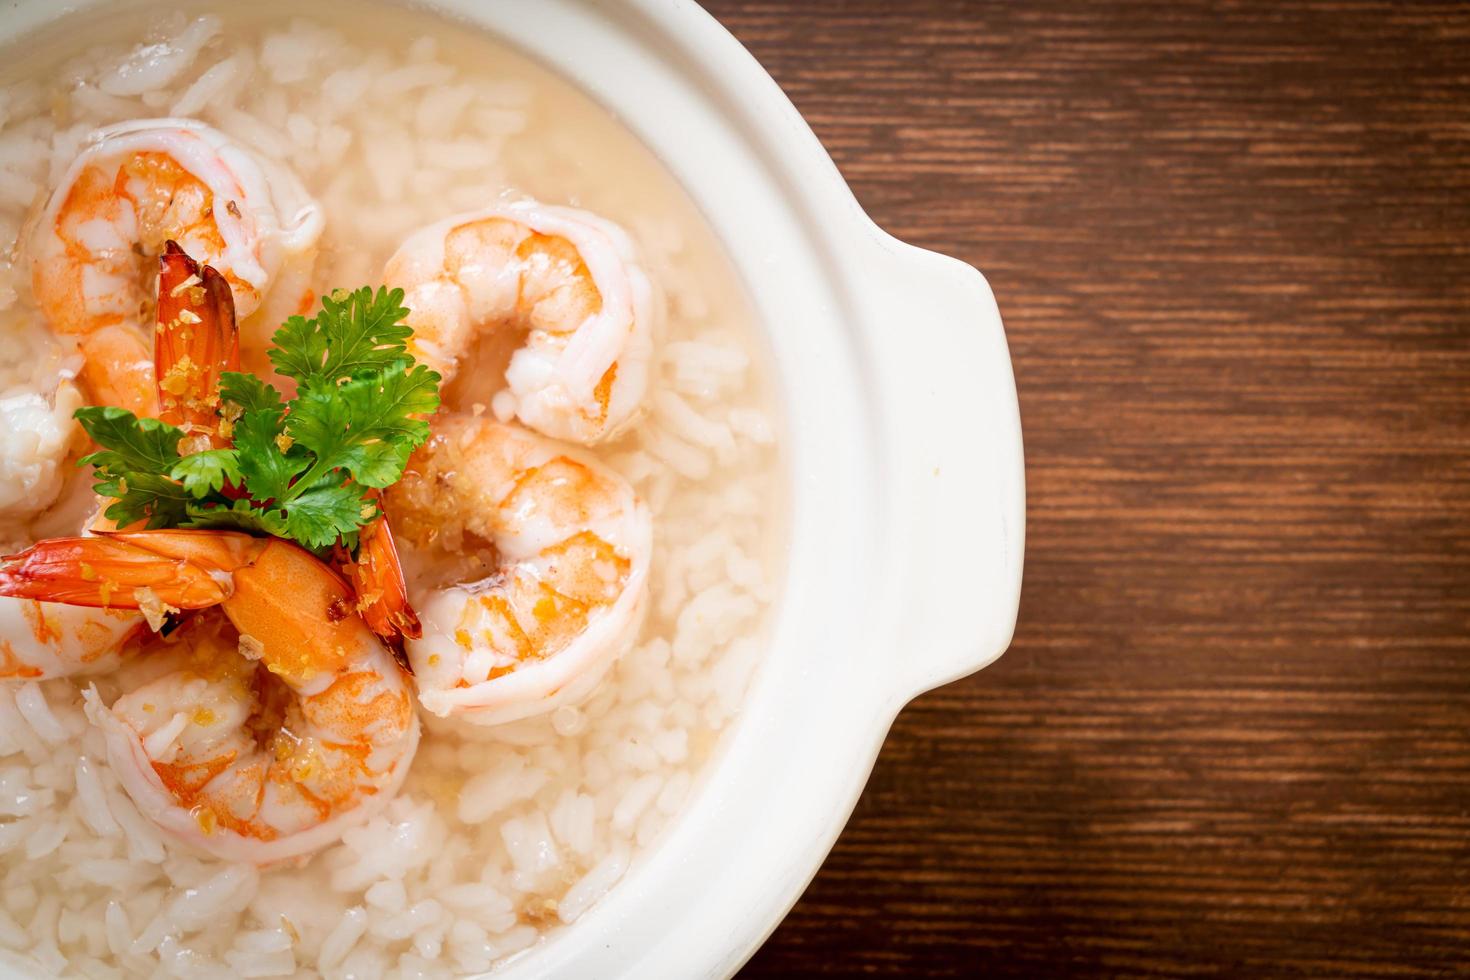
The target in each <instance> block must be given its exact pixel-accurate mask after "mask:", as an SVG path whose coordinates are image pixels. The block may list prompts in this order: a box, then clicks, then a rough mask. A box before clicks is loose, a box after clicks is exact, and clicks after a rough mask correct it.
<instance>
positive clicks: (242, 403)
mask: <svg viewBox="0 0 1470 980" xmlns="http://www.w3.org/2000/svg"><path fill="white" fill-rule="evenodd" d="M219 397H220V401H222V402H229V403H230V404H232V405H238V406H239V407H240V410H241V411H242V412H263V411H266V410H269V409H274V410H275V412H276V414H278V415H279V414H280V412H281V410H282V408H284V406H283V404H282V402H281V393H280V392H279V391H277V390H276V389H275V388H274V387H273V386H271V385H268V384H266V383H265V382H264V381H262V380H260V379H259V378H257V377H256V376H255V375H253V374H243V373H241V372H239V371H226V372H224V373H223V374H221V375H220V376H219Z"/></svg>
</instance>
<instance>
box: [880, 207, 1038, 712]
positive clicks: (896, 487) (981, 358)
mask: <svg viewBox="0 0 1470 980" xmlns="http://www.w3.org/2000/svg"><path fill="white" fill-rule="evenodd" d="M875 244H876V247H877V249H878V253H879V254H878V255H877V256H876V257H875V258H874V260H873V261H871V262H868V263H864V266H865V267H864V268H863V272H864V273H865V276H864V280H863V283H862V284H861V285H860V286H859V288H858V291H857V295H859V296H861V297H863V298H864V299H865V301H866V302H867V304H868V306H869V310H868V311H867V312H868V313H871V314H872V315H873V316H874V319H873V321H872V322H873V323H874V327H875V329H873V330H871V331H868V332H867V335H868V337H869V338H871V340H870V343H871V353H872V355H873V361H872V362H871V363H872V364H873V372H872V373H873V375H874V376H875V377H876V380H877V388H878V395H879V404H878V405H877V411H876V413H875V414H876V416H877V425H878V427H879V431H880V433H881V435H880V440H881V445H882V447H883V450H882V451H883V452H884V458H885V464H886V468H887V472H888V474H889V476H890V478H891V482H890V484H889V485H890V486H891V487H892V488H893V491H894V492H893V494H892V496H891V498H890V499H889V501H888V502H887V503H888V506H889V507H890V508H891V510H890V512H889V517H890V520H889V521H888V524H887V526H888V528H889V529H890V533H893V534H894V535H895V537H896V539H895V540H892V541H890V542H888V544H890V545H891V546H892V547H891V548H889V549H885V552H884V553H885V554H890V555H896V556H899V558H900V560H899V561H898V563H897V564H896V566H895V568H893V569H892V570H891V571H892V577H891V578H890V583H891V586H890V588H891V589H892V591H890V593H889V594H890V597H892V598H894V599H895V600H896V601H894V602H893V603H892V608H893V609H894V610H896V614H897V617H898V618H897V621H896V622H894V623H893V624H892V626H893V630H894V632H893V633H892V634H891V635H893V636H894V637H895V638H896V639H895V643H896V646H895V647H894V648H892V650H891V651H890V653H891V656H892V657H893V658H894V660H895V661H897V662H899V663H901V664H902V667H901V668H900V671H901V673H902V676H901V677H900V678H898V681H899V683H900V685H901V689H900V690H896V691H894V692H893V693H895V694H898V695H900V696H901V698H902V700H904V701H907V700H908V699H909V698H911V697H913V696H914V695H916V694H919V693H921V692H923V691H926V690H929V689H930V688H932V687H937V686H939V685H940V684H944V683H947V682H949V681H952V680H955V679H956V678H959V677H963V676H965V675H966V674H969V673H972V672H974V671H976V670H979V669H980V668H982V667H984V666H986V665H987V664H989V663H990V662H991V661H993V660H995V659H996V658H997V657H999V656H1000V655H1001V653H1002V652H1004V650H1005V648H1006V647H1007V646H1008V645H1009V644H1010V641H1011V634H1012V632H1013V631H1014V629H1015V624H1016V611H1017V606H1018V603H1019V600H1020V592H1021V559H1022V553H1023V550H1024V545H1025V522H1026V501H1025V467H1024V463H1023V460H1022V455H1021V420H1020V413H1019V410H1018V407H1017V403H1016V387H1015V380H1014V379H1013V377H1012V375H1011V362H1010V355H1009V353H1008V352H1007V349H1006V341H1005V332H1004V330H1003V329H1002V327H1001V321H1000V312H999V311H998V310H997V308H996V305H995V297H994V295H992V293H991V291H990V285H989V284H988V283H987V282H986V281H985V277H984V276H982V275H981V274H980V273H979V272H978V271H977V270H976V269H974V268H973V267H971V266H969V265H966V264H965V263H963V262H961V261H959V260H958V259H953V258H950V257H949V256H946V255H940V254H938V253H935V252H929V251H925V250H924V249H920V248H915V247H913V246H911V245H908V244H905V243H903V242H900V241H898V240H897V239H895V238H892V237H891V236H889V235H887V234H886V233H885V234H881V236H880V237H879V238H878V239H877V240H876V243H875ZM885 681H887V682H888V683H893V679H892V678H885Z"/></svg>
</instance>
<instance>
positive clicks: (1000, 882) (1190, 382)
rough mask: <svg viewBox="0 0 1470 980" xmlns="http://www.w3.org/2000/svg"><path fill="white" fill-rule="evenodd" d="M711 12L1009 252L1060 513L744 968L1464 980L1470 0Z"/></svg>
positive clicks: (1032, 437) (1031, 542) (742, 2)
mask: <svg viewBox="0 0 1470 980" xmlns="http://www.w3.org/2000/svg"><path fill="white" fill-rule="evenodd" d="M707 6H708V7H709V9H710V11H711V12H712V13H713V14H715V16H717V17H718V18H719V19H720V20H721V21H722V22H723V23H724V24H725V25H726V26H727V27H729V28H730V29H731V30H732V31H733V32H734V33H735V34H736V35H737V36H738V37H739V38H740V39H741V40H742V41H743V42H744V43H745V44H746V45H748V46H749V47H750V48H751V50H752V51H753V52H754V53H755V55H756V56H757V57H758V58H759V59H760V60H761V62H762V63H763V64H765V65H766V66H767V68H768V69H769V70H770V71H771V72H772V74H773V75H774V76H775V77H776V79H777V81H778V82H780V83H781V85H782V87H783V88H785V90H786V91H787V92H788V93H789V94H790V95H791V97H792V98H793V100H794V101H795V102H796V104H797V106H798V107H799V108H800V109H801V110H802V112H803V113H804V114H805V115H806V117H807V119H808V120H810V121H811V123H812V125H813V127H814V128H815V129H816V131H817V134H818V135H819V136H820V137H821V138H822V140H823V142H824V143H825V144H826V145H827V146H828V148H829V149H830V150H831V151H832V153H833V155H834V156H835V157H836V159H837V162H838V164H839V165H840V166H841V168H842V170H843V172H844V173H845V174H846V176H847V178H848V179H849V181H851V183H852V185H853V188H854V189H855V191H856V192H857V195H858V197H859V198H860V199H861V200H862V202H863V204H864V205H865V206H866V207H867V208H868V210H869V211H870V213H871V214H872V215H873V216H874V217H875V218H876V219H877V220H878V222H879V223H880V224H882V225H883V226H884V227H886V228H888V229H889V230H891V231H893V232H894V233H895V234H898V235H900V236H901V237H903V238H905V239H908V240H909V241H912V242H915V243H917V244H920V245H923V246H926V247H929V248H934V249H939V250H941V251H945V252H950V253H952V254H954V255H957V256H960V257H961V258H963V259H965V260H967V261H969V262H971V263H973V264H974V265H976V266H978V267H979V268H981V269H983V270H984V271H985V272H986V274H987V275H988V276H989V278H990V282H991V284H992V286H993V287H994V289H995V293H996V296H997V297H998V299H999V302H1000V306H1001V310H1002V313H1003V315H1004V317H1005V320H1006V328H1007V333H1008V336H1009V338H1010V343H1011V351H1012V356H1013V358H1014V361H1015V369H1016V376H1017V381H1018V385H1019V388H1020V396H1021V412H1022V417H1023V420H1024V425H1025V436H1026V455H1027V481H1028V497H1029V508H1030V509H1029V532H1028V542H1027V543H1028V548H1027V551H1028V554H1027V560H1026V579H1025V587H1024V592H1023V597H1022V603H1021V618H1020V625H1019V629H1018V632H1017V635H1016V640H1015V643H1014V645H1013V647H1012V648H1011V650H1010V652H1009V653H1008V654H1007V655H1006V656H1005V657H1004V658H1003V659H1002V660H1001V661H1000V662H999V663H998V664H997V665H995V666H994V667H992V668H991V669H989V670H987V671H985V672H984V673H982V674H980V675H978V676H975V677H972V678H970V679H968V680H966V681H963V682H961V683H957V684H954V685H951V686H949V687H946V688H944V689H942V690H939V691H936V692H934V693H932V694H930V695H927V696H925V697H923V698H921V699H919V700H918V701H916V702H915V703H914V704H913V705H911V706H910V707H909V708H908V709H907V710H905V711H904V713H903V714H902V715H901V716H900V717H899V719H898V722H897V724H896V725H895V727H894V730H893V733H892V735H891V736H890V738H889V740H888V743H887V746H886V748H885V749H884V752H883V755H882V758H881V760H880V762H879V764H878V767H877V770H876V771H875V773H874V775H873V778H872V781H871V783H870V784H869V786H868V789H867V792H866V793H865V794H864V796H863V798H862V802H861V803H860V805H859V807H858V810H857V813H856V814H855V816H854V818H853V820H852V822H851V824H850V825H849V826H848V828H847V831H846V832H845V833H844V834H843V836H842V838H841V840H840V842H839V843H838V845H837V848H836V850H835V851H834V852H833V854H832V856H831V858H830V859H829V860H828V861H827V863H826V865H825V866H824V868H823V870H822V872H821V873H820V875H819V876H818V877H817V879H816V881H815V882H814V883H813V885H812V886H811V888H810V889H809V890H808V892H807V894H806V896H805V897H804V898H803V899H802V901H801V903H800V904H799V905H798V906H797V907H796V909H795V910H794V911H793V912H792V914H791V915H790V917H789V918H788V919H787V920H786V922H785V924H783V925H782V926H781V928H780V929H779V930H778V931H777V932H776V933H775V935H774V936H773V937H772V939H771V940H770V942H769V943H767V945H766V946H765V948H764V949H763V950H762V951H761V952H760V953H759V954H757V956H756V957H755V958H754V960H753V961H752V962H751V964H750V965H749V966H748V967H747V970H746V975H747V976H750V977H765V976H790V975H813V974H826V975H858V974H879V975H890V976H961V975H964V976H973V975H988V976H995V977H1054V976H1055V977H1062V976H1068V977H1070V976H1119V977H1124V976H1132V977H1177V976H1203V977H1214V976H1221V977H1224V976H1230V977H1236V976H1281V977H1304V976H1312V977H1359V976H1362V977H1367V976H1374V977H1377V976H1435V975H1454V974H1462V973H1470V452H1467V450H1470V315H1467V309H1470V43H1467V42H1470V8H1467V7H1466V6H1465V5H1452V4H1444V5H1430V4H1423V5H1405V4H1387V3H1356V2H1343V0H1331V2H1320V3H1302V4H1291V5H1281V4H1276V3H1175V2H1169V3H1155V4H1133V3H1121V2H1112V0H1109V2H1096V3H1056V2H1047V0H1043V2H1033V3H1026V4H1011V3H1005V2H998V0H997V2H942V0H922V2H921V0H886V2H885V0H864V2H847V3H839V2H811V0H709V2H708V4H707Z"/></svg>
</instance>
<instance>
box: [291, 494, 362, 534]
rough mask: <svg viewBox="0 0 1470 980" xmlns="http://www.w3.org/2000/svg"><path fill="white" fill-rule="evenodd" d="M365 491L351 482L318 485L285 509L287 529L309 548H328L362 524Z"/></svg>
mask: <svg viewBox="0 0 1470 980" xmlns="http://www.w3.org/2000/svg"><path fill="white" fill-rule="evenodd" d="M363 503H364V501H363V497H362V491H361V490H360V489H358V488H357V487H354V486H352V485H351V484H350V483H349V484H345V485H342V486H316V487H313V488H312V489H310V490H307V491H306V492H305V493H303V494H301V496H299V497H297V498H296V499H294V500H292V501H291V502H290V504H288V505H287V507H286V528H287V530H288V532H289V533H290V535H291V537H293V538H295V539H296V540H297V541H300V542H301V543H302V544H303V545H305V546H306V547H308V548H325V547H328V546H329V545H331V544H332V543H333V542H335V541H336V540H337V538H338V537H339V536H341V535H344V534H350V533H353V532H355V531H356V530H357V528H358V527H359V526H360V525H361V524H362V523H363V517H362V512H363Z"/></svg>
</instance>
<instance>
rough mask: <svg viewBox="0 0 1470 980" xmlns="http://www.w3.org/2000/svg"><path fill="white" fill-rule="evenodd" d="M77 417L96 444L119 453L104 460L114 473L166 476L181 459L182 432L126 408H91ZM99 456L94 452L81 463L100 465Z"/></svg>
mask: <svg viewBox="0 0 1470 980" xmlns="http://www.w3.org/2000/svg"><path fill="white" fill-rule="evenodd" d="M75 415H76V419H77V421H78V422H81V423H82V428H83V429H86V430H87V435H89V436H91V437H92V441H93V442H95V443H97V445H99V446H101V447H102V448H103V449H104V450H111V451H112V452H113V453H115V454H116V455H115V456H107V457H105V465H106V466H107V468H108V469H109V470H112V471H113V472H119V473H120V472H122V471H123V470H137V471H141V472H144V473H163V472H165V471H166V470H167V469H168V468H169V466H171V465H172V464H173V462H174V461H175V460H176V459H178V458H179V440H180V439H182V438H183V437H184V433H183V430H182V429H178V428H175V427H174V426H172V425H168V424H166V423H164V422H160V421H158V420H157V419H140V418H138V417H137V416H136V415H134V414H133V413H132V412H130V411H128V410H127V409H125V408H114V407H112V406H109V405H88V406H86V407H84V408H79V409H77V410H76V412H75ZM100 456H101V454H100V453H93V454H92V455H90V456H87V457H86V458H84V459H83V460H82V461H81V462H82V463H88V462H90V463H92V464H93V465H97V464H98V458H99V457H100Z"/></svg>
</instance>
